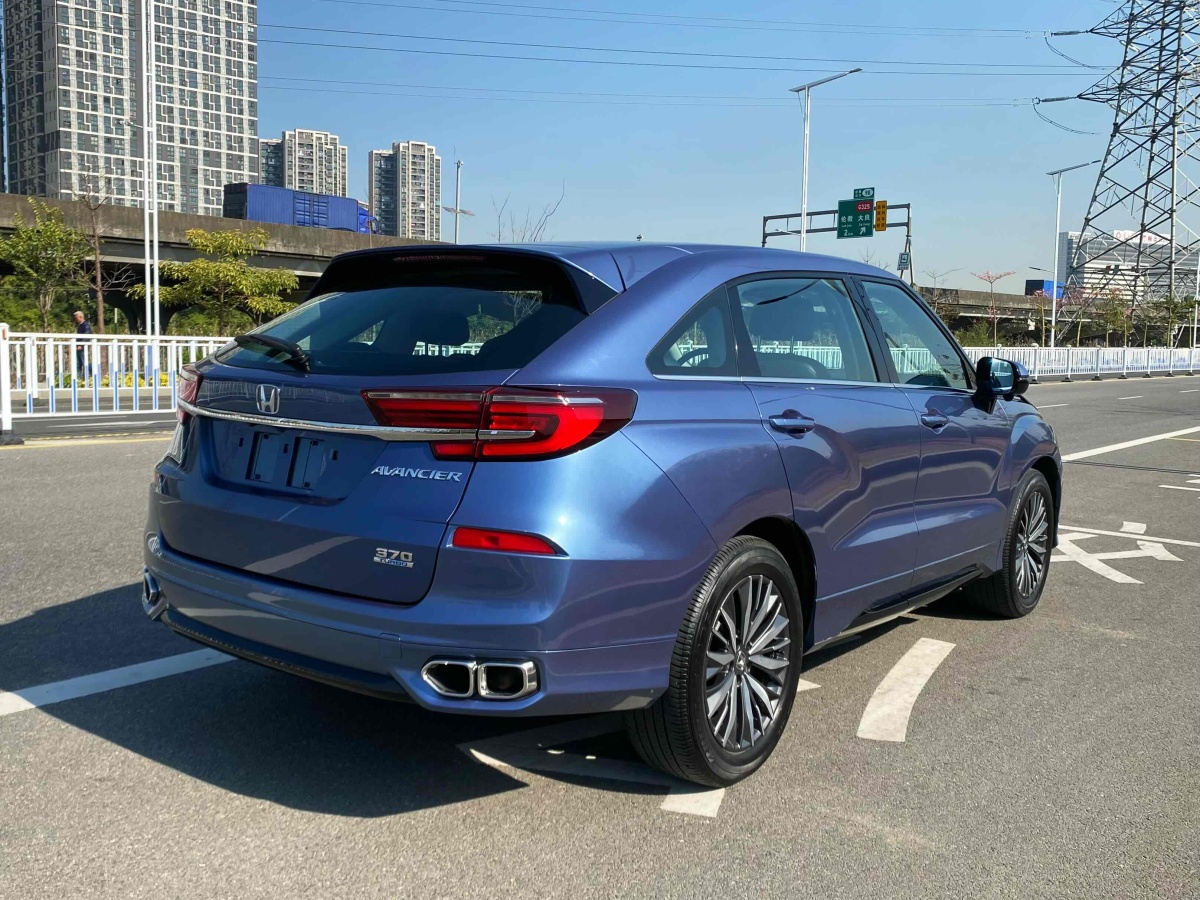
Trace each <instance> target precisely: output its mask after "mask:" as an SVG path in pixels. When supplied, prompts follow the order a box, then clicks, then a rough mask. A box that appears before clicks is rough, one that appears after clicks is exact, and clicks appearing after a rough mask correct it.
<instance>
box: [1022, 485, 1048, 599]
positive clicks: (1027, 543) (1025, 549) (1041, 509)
mask: <svg viewBox="0 0 1200 900" xmlns="http://www.w3.org/2000/svg"><path fill="white" fill-rule="evenodd" d="M1049 551H1050V516H1049V510H1048V507H1047V506H1046V498H1045V497H1043V496H1042V494H1041V492H1040V491H1034V492H1033V493H1031V494H1030V495H1029V499H1028V501H1026V503H1025V508H1024V509H1023V510H1021V518H1020V520H1019V521H1018V523H1017V534H1016V548H1015V552H1014V553H1013V570H1014V571H1013V574H1014V576H1015V579H1016V585H1017V593H1019V594H1020V595H1021V597H1022V598H1023V599H1028V598H1029V597H1030V596H1032V595H1033V594H1034V592H1035V591H1036V590H1037V588H1038V585H1039V584H1041V582H1042V574H1043V573H1044V572H1045V571H1046V560H1047V554H1048V553H1049Z"/></svg>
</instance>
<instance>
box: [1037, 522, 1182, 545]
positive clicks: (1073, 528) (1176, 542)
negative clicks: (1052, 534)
mask: <svg viewBox="0 0 1200 900" xmlns="http://www.w3.org/2000/svg"><path fill="white" fill-rule="evenodd" d="M1059 528H1060V529H1062V530H1063V531H1082V532H1083V533H1084V534H1103V535H1105V536H1107V537H1123V538H1127V537H1129V535H1128V534H1124V533H1123V532H1120V531H1101V530H1100V529H1099V528H1080V527H1078V526H1075V525H1060V526H1059ZM1146 540H1148V541H1154V542H1155V543H1156V544H1171V545H1173V546H1176V547H1200V542H1196V541H1180V540H1176V539H1175V538H1161V537H1147V538H1146Z"/></svg>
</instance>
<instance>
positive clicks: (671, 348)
mask: <svg viewBox="0 0 1200 900" xmlns="http://www.w3.org/2000/svg"><path fill="white" fill-rule="evenodd" d="M727 296H728V295H727V293H726V291H725V288H723V287H721V288H718V289H717V290H715V291H713V292H712V293H711V294H709V295H708V296H707V297H705V298H704V299H703V300H701V301H700V302H699V303H697V304H696V305H695V306H694V307H693V308H692V310H691V311H690V312H689V313H688V314H687V315H686V316H684V317H683V318H682V319H680V320H679V322H678V323H677V324H676V325H675V327H674V328H672V329H671V330H670V331H669V332H668V333H667V336H666V337H665V338H663V339H662V340H661V341H660V342H659V344H658V346H657V347H655V348H654V350H653V351H652V352H651V353H650V358H649V360H648V362H649V365H650V371H651V372H653V373H654V374H656V375H695V376H697V377H703V376H705V375H710V376H711V375H736V374H737V363H736V360H735V359H734V343H733V327H732V325H731V324H730V320H729V301H728V299H727Z"/></svg>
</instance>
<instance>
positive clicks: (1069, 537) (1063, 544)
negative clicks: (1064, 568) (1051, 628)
mask: <svg viewBox="0 0 1200 900" xmlns="http://www.w3.org/2000/svg"><path fill="white" fill-rule="evenodd" d="M1094 537H1096V535H1094V534H1082V533H1078V532H1066V533H1060V534H1059V536H1058V547H1056V548H1055V550H1054V555H1053V556H1052V557H1051V559H1053V560H1055V561H1057V562H1077V563H1079V564H1080V565H1081V566H1083V567H1084V568H1085V569H1087V570H1088V571H1091V572H1095V573H1096V574H1097V575H1100V576H1102V577H1104V578H1107V579H1108V580H1109V581H1115V582H1116V583H1117V584H1142V582H1140V581H1138V580H1137V579H1136V578H1133V577H1131V576H1129V575H1126V574H1125V573H1124V572H1118V571H1117V570H1116V569H1114V568H1113V567H1112V566H1109V565H1106V564H1105V563H1104V560H1107V559H1139V558H1143V557H1149V558H1150V559H1157V560H1159V561H1160V562H1183V560H1181V559H1180V558H1179V557H1178V556H1175V555H1174V554H1173V553H1171V552H1170V551H1169V550H1167V548H1166V547H1164V546H1163V545H1162V544H1160V543H1158V542H1157V541H1143V540H1139V541H1138V542H1137V543H1138V547H1139V548H1140V549H1138V550H1116V551H1113V552H1109V553H1089V552H1088V551H1086V550H1084V549H1082V548H1080V547H1077V546H1075V542H1076V541H1086V540H1090V539H1091V538H1094ZM1120 537H1130V535H1128V534H1121V535H1120Z"/></svg>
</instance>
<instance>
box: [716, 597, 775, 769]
mask: <svg viewBox="0 0 1200 900" xmlns="http://www.w3.org/2000/svg"><path fill="white" fill-rule="evenodd" d="M790 624H791V623H790V620H789V619H788V616H787V608H786V607H785V606H784V603H783V598H782V597H781V596H780V593H779V589H778V588H777V587H776V586H775V583H774V582H773V581H772V580H771V579H770V578H768V577H767V576H765V575H748V576H746V577H745V578H743V579H742V580H741V581H739V582H738V583H737V584H736V585H734V587H733V588H732V589H731V590H730V591H729V593H728V594H726V595H725V599H724V600H722V601H721V606H720V608H719V609H718V610H717V616H716V621H715V622H714V623H713V628H712V636H711V637H710V638H709V642H708V651H707V659H706V662H705V678H704V692H705V703H706V711H707V714H708V722H709V727H710V728H711V729H712V733H713V736H714V737H716V739H717V742H718V743H719V744H720V745H721V746H722V747H724V748H725V749H726V750H732V751H741V750H747V749H749V748H751V747H753V746H754V745H755V744H757V743H758V742H759V741H760V740H761V739H762V738H763V736H764V735H765V734H766V733H767V730H768V729H769V728H770V726H771V723H772V722H773V721H774V720H775V718H776V717H777V715H778V714H779V709H780V705H781V703H782V701H783V696H784V691H785V690H786V687H787V679H788V666H789V665H790V664H791V648H790V644H791V638H790Z"/></svg>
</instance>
